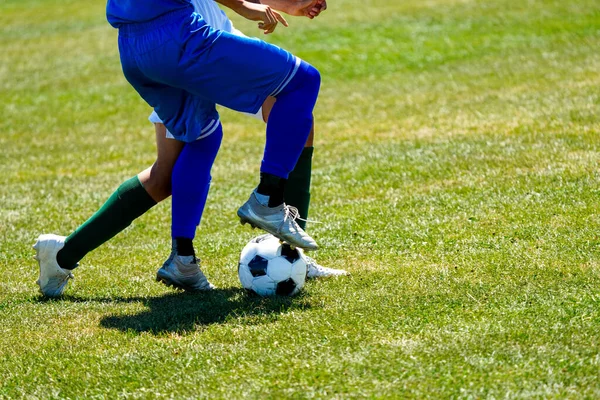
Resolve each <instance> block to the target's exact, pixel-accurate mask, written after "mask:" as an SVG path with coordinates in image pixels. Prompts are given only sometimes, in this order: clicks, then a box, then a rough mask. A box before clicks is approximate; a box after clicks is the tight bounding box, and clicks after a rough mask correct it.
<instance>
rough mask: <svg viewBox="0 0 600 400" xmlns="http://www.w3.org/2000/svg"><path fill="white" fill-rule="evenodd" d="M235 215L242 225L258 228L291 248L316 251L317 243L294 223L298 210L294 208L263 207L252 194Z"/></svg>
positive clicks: (286, 206)
mask: <svg viewBox="0 0 600 400" xmlns="http://www.w3.org/2000/svg"><path fill="white" fill-rule="evenodd" d="M237 215H238V217H240V221H241V223H242V225H243V224H246V223H249V224H250V225H251V226H252V227H259V228H261V229H263V230H265V231H267V232H269V233H270V234H272V235H273V236H275V237H276V238H278V239H280V240H283V241H284V242H286V243H289V244H290V245H292V246H295V247H300V248H302V249H305V250H317V249H318V246H317V242H315V241H314V240H313V238H311V237H310V236H309V235H308V234H307V233H306V232H304V230H303V229H302V228H300V226H299V225H298V224H297V223H296V221H295V219H296V218H297V217H298V209H297V208H295V207H292V206H288V205H286V204H282V205H280V206H278V207H267V206H263V205H262V204H260V202H259V201H258V199H257V198H256V195H255V193H254V192H252V194H251V195H250V198H249V199H248V201H247V202H246V203H244V205H243V206H241V207H240V208H239V209H238V211H237Z"/></svg>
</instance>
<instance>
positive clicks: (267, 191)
mask: <svg viewBox="0 0 600 400" xmlns="http://www.w3.org/2000/svg"><path fill="white" fill-rule="evenodd" d="M286 181H287V179H285V178H280V177H278V176H275V175H272V174H269V173H266V172H261V173H260V183H259V184H258V187H257V188H256V194H257V196H256V197H257V199H258V201H259V202H260V203H261V204H262V205H265V206H268V207H277V206H280V205H281V204H283V193H284V192H285V183H286ZM265 203H266V204H265Z"/></svg>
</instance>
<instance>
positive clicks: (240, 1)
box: [215, 0, 260, 14]
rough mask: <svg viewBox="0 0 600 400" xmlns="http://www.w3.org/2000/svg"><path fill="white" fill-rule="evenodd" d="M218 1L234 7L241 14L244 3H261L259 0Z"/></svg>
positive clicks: (228, 6) (231, 7) (217, 0)
mask: <svg viewBox="0 0 600 400" xmlns="http://www.w3.org/2000/svg"><path fill="white" fill-rule="evenodd" d="M215 1H216V2H217V3H220V4H223V5H224V6H225V7H227V8H230V9H232V10H233V11H235V12H236V13H238V14H240V10H241V9H242V8H243V7H244V3H246V2H248V3H260V1H259V0H215Z"/></svg>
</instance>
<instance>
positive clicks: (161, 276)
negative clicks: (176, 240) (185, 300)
mask: <svg viewBox="0 0 600 400" xmlns="http://www.w3.org/2000/svg"><path fill="white" fill-rule="evenodd" d="M156 280H157V281H158V282H162V283H164V284H165V285H167V286H173V287H176V288H178V289H183V290H187V291H190V292H198V291H207V290H212V289H214V288H215V287H214V286H213V285H212V284H211V283H210V282H209V281H208V279H206V276H205V275H204V274H203V273H202V271H201V270H200V266H199V265H198V260H197V259H196V257H194V256H180V255H177V253H175V252H172V253H171V256H170V257H169V258H168V259H167V261H165V263H164V264H163V266H162V268H161V269H159V270H158V272H157V273H156Z"/></svg>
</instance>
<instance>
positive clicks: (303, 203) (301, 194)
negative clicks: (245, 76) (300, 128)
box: [261, 97, 315, 229]
mask: <svg viewBox="0 0 600 400" xmlns="http://www.w3.org/2000/svg"><path fill="white" fill-rule="evenodd" d="M274 104H275V98H274V97H268V98H267V99H266V100H265V102H264V103H263V106H262V109H261V113H262V119H263V120H264V122H267V121H268V120H269V115H270V114H271V109H272V108H273V105H274ZM314 127H315V124H314V122H313V124H312V126H311V129H310V133H309V135H308V139H307V140H306V143H305V144H304V149H302V153H301V154H300V158H299V159H298V162H297V163H296V165H295V166H294V169H293V170H292V172H290V174H289V176H288V180H287V183H286V185H285V193H284V200H285V203H286V204H288V205H290V206H292V207H296V208H297V209H298V214H299V217H300V218H298V220H297V221H298V225H300V227H301V228H302V229H306V220H307V219H308V211H309V207H310V182H311V176H312V157H313V152H314V147H313V141H314V135H315V129H314Z"/></svg>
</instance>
